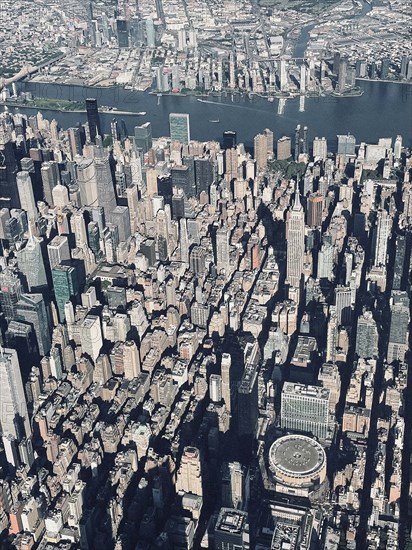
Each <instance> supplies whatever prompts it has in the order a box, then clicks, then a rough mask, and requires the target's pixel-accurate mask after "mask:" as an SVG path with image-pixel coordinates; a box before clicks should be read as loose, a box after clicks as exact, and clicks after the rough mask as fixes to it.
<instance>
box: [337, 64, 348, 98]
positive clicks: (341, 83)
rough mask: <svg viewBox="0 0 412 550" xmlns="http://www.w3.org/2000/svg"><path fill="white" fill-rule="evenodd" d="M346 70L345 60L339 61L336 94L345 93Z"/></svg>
mask: <svg viewBox="0 0 412 550" xmlns="http://www.w3.org/2000/svg"><path fill="white" fill-rule="evenodd" d="M347 70H348V62H347V60H346V59H341V60H340V62H339V73H338V84H337V88H338V92H339V93H340V94H341V93H342V92H344V91H345V88H346V77H347Z"/></svg>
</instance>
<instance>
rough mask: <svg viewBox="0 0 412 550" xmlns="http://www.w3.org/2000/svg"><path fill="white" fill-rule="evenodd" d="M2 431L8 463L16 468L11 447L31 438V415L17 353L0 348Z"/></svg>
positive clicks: (0, 428)
mask: <svg viewBox="0 0 412 550" xmlns="http://www.w3.org/2000/svg"><path fill="white" fill-rule="evenodd" d="M0 401H1V407H0V430H1V435H2V439H3V445H4V447H5V451H6V458H7V461H8V462H9V463H10V464H12V465H13V466H16V465H17V464H16V461H15V458H14V457H13V455H12V453H8V450H9V449H10V445H11V446H14V444H18V443H19V442H20V441H21V440H22V439H23V438H25V437H30V436H31V427H30V419H29V414H28V412H27V403H26V397H25V394H24V389H23V382H22V378H21V372H20V364H19V360H18V357H17V352H16V350H14V349H8V348H0Z"/></svg>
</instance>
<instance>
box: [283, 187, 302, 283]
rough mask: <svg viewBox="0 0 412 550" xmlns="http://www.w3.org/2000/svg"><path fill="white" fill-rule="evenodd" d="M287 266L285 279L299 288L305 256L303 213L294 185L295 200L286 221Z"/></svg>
mask: <svg viewBox="0 0 412 550" xmlns="http://www.w3.org/2000/svg"><path fill="white" fill-rule="evenodd" d="M286 226H287V237H286V241H287V265H286V279H287V281H288V283H289V284H290V285H291V286H292V287H294V288H297V289H299V288H300V281H301V278H302V273H303V260H304V254H305V212H304V210H303V207H302V205H301V203H300V198H299V189H298V186H297V185H296V190H295V200H294V203H293V207H292V208H291V209H290V210H289V212H288V216H287V221H286Z"/></svg>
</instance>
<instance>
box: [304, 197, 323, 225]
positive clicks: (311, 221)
mask: <svg viewBox="0 0 412 550" xmlns="http://www.w3.org/2000/svg"><path fill="white" fill-rule="evenodd" d="M323 202H324V199H323V196H322V195H321V194H320V193H319V192H317V193H311V194H310V195H309V197H308V213H307V224H308V226H309V227H321V225H322V214H323Z"/></svg>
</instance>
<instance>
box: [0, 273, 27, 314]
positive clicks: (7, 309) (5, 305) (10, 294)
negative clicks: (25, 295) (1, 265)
mask: <svg viewBox="0 0 412 550" xmlns="http://www.w3.org/2000/svg"><path fill="white" fill-rule="evenodd" d="M0 290H1V292H0V307H1V311H2V312H3V314H4V317H5V318H6V319H7V320H8V321H10V320H12V319H16V313H17V303H18V301H19V300H20V297H21V295H22V288H21V282H20V279H19V278H18V277H17V275H16V274H15V273H13V272H12V271H11V270H9V269H6V270H4V271H1V272H0Z"/></svg>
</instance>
